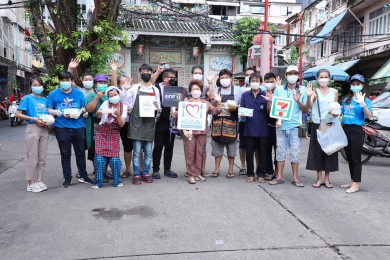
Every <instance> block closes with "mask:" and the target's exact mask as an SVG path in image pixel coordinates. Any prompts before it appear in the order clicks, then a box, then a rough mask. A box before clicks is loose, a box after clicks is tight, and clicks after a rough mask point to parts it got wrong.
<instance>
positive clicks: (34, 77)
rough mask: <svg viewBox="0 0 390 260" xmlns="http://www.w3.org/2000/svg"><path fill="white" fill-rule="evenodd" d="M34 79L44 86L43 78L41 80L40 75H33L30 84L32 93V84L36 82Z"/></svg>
mask: <svg viewBox="0 0 390 260" xmlns="http://www.w3.org/2000/svg"><path fill="white" fill-rule="evenodd" d="M34 80H36V81H38V82H39V84H41V86H43V82H42V80H41V78H40V77H38V76H32V77H31V78H30V79H29V81H30V82H29V83H30V84H29V86H30V93H31V85H32V83H33V82H34Z"/></svg>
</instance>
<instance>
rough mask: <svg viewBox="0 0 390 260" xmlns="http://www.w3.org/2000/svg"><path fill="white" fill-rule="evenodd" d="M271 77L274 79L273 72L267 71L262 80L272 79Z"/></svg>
mask: <svg viewBox="0 0 390 260" xmlns="http://www.w3.org/2000/svg"><path fill="white" fill-rule="evenodd" d="M272 78H274V79H276V75H275V74H273V73H272V72H268V73H266V74H265V75H264V80H267V79H272Z"/></svg>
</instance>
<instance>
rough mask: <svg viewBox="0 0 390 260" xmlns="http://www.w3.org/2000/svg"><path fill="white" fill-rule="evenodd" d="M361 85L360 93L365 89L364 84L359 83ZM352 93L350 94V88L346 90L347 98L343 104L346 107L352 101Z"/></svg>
mask: <svg viewBox="0 0 390 260" xmlns="http://www.w3.org/2000/svg"><path fill="white" fill-rule="evenodd" d="M359 82H360V81H359ZM351 83H352V82H351ZM360 83H361V84H362V86H363V88H362V92H363V90H364V89H365V86H364V83H363V82H360ZM353 94H354V93H353V92H352V90H351V88H350V89H349V90H348V94H347V95H348V96H347V98H346V99H345V104H347V105H349V104H351V101H352V98H353Z"/></svg>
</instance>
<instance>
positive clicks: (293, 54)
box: [287, 46, 299, 65]
mask: <svg viewBox="0 0 390 260" xmlns="http://www.w3.org/2000/svg"><path fill="white" fill-rule="evenodd" d="M298 58H299V52H298V48H297V47H295V46H292V47H291V48H290V58H289V59H288V60H287V63H288V65H296V64H297V61H298Z"/></svg>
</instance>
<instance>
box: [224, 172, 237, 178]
mask: <svg viewBox="0 0 390 260" xmlns="http://www.w3.org/2000/svg"><path fill="white" fill-rule="evenodd" d="M234 177H236V176H234V173H232V172H229V173H228V174H227V176H226V178H228V179H233V178H234Z"/></svg>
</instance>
